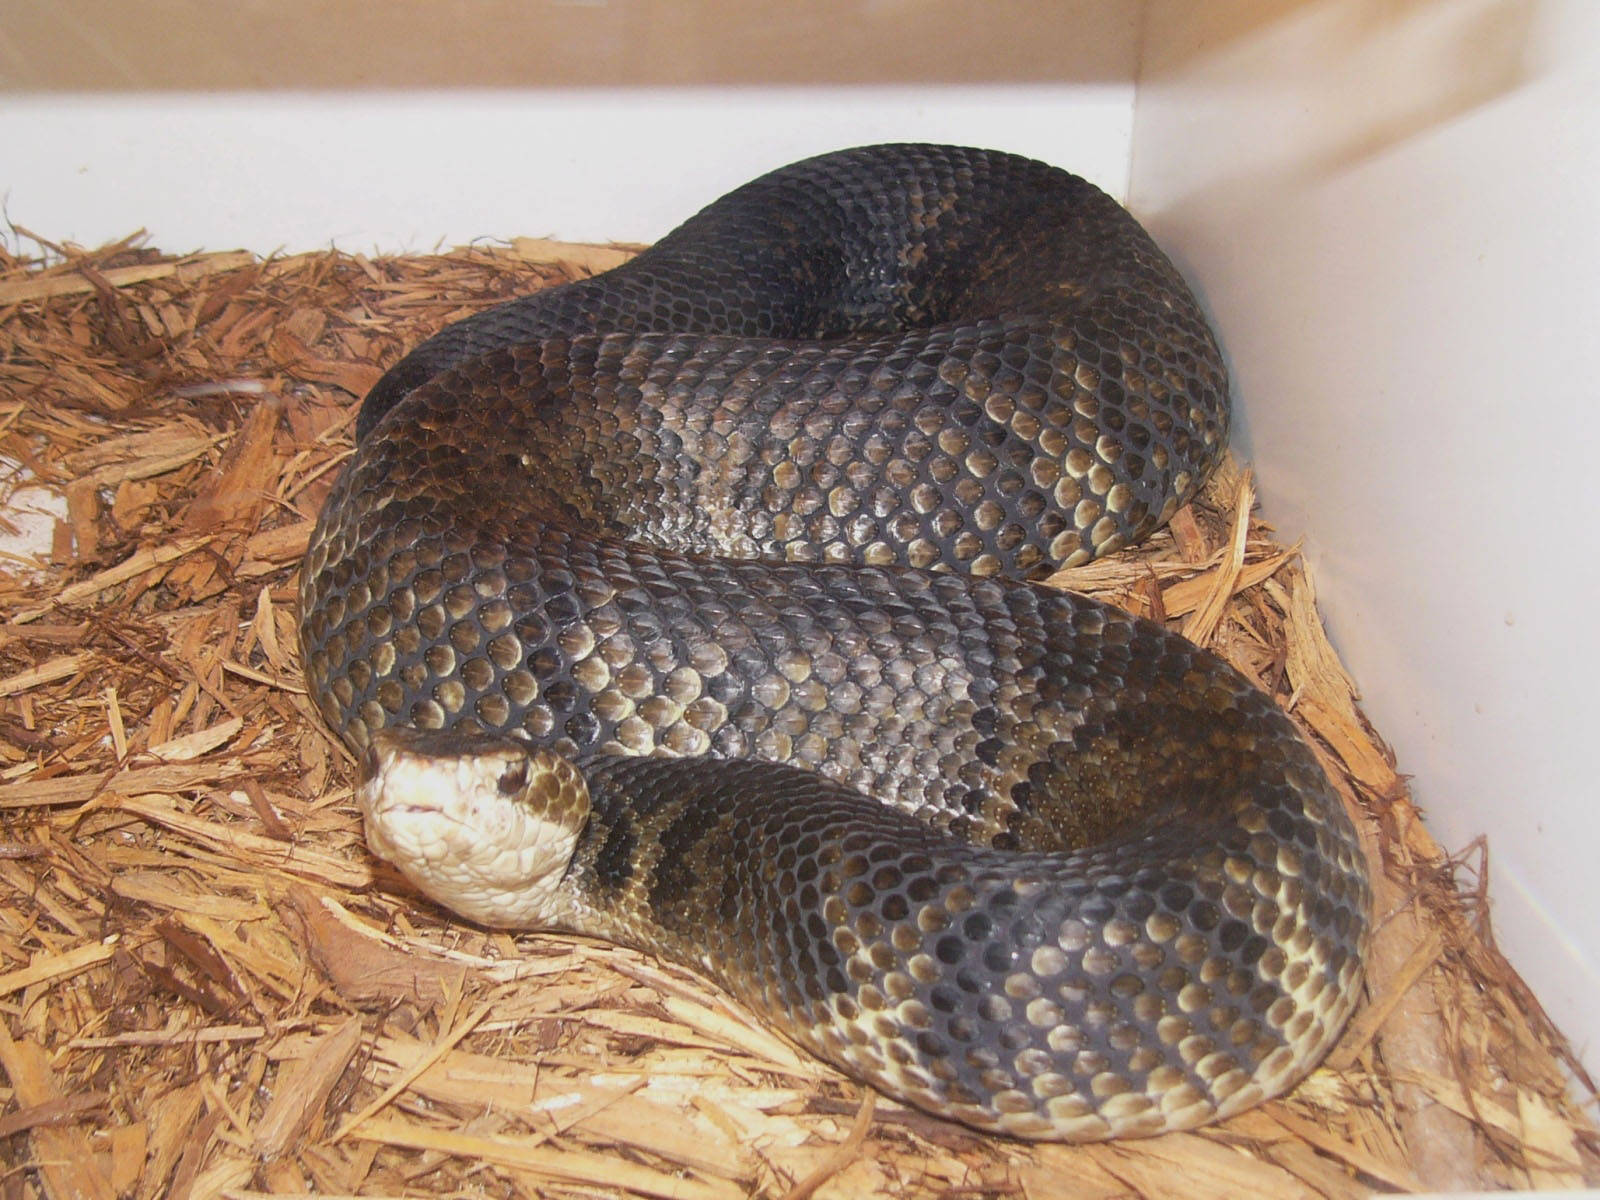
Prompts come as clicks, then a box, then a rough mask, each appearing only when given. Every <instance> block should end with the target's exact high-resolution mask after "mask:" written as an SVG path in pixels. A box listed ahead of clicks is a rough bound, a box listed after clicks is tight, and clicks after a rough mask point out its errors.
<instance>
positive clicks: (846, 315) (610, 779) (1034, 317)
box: [301, 145, 1369, 1140]
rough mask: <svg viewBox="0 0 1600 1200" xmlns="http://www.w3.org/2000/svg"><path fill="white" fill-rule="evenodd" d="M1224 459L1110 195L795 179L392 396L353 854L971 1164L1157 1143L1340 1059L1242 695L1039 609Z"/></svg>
mask: <svg viewBox="0 0 1600 1200" xmlns="http://www.w3.org/2000/svg"><path fill="white" fill-rule="evenodd" d="M1226 427H1227V379H1226V375H1225V372H1224V369H1223V366H1222V361H1221V356H1220V354H1219V352H1218V349H1217V346H1216V342H1215V339H1214V338H1213V336H1212V334H1211V331H1210V329H1209V328H1208V327H1207V325H1206V322H1205V320H1204V319H1203V317H1202V315H1201V313H1200V311H1199V309H1198V307H1197V305H1196V304H1195V302H1194V300H1193V298H1192V296H1191V295H1190V293H1189V291H1188V289H1187V287H1186V286H1185V285H1184V283H1183V281H1182V279H1181V278H1180V277H1179V276H1178V274H1177V272H1176V271H1175V270H1174V269H1173V267H1172V265H1171V264H1170V263H1169V262H1168V261H1167V259H1166V258H1165V257H1164V256H1163V255H1162V254H1161V252H1160V251H1159V250H1158V249H1157V248H1156V246H1155V245H1154V243H1153V242H1152V241H1151V240H1150V239H1149V237H1148V236H1147V235H1146V234H1145V233H1144V231H1143V230H1142V229H1140V227H1139V226H1138V225H1137V223H1135V222H1134V220H1133V219H1132V218H1131V217H1130V216H1129V215H1128V214H1127V213H1126V212H1125V211H1123V209H1122V208H1121V207H1120V206H1118V205H1117V204H1116V203H1114V202H1113V201H1111V200H1110V199H1109V198H1107V197H1106V196H1104V195H1103V194H1102V193H1100V192H1099V191H1098V190H1096V189H1095V188H1093V187H1092V186H1091V185H1089V184H1087V183H1085V182H1084V181H1082V180H1080V179H1077V178H1075V177H1073V176H1071V175H1068V174H1066V173H1064V172H1062V171H1059V170H1057V169H1055V168H1052V167H1048V166H1045V165H1043V164H1040V163H1036V162H1031V161H1028V160H1026V159H1021V158H1017V157H1014V156H1011V155H1006V154H1001V153H996V152H989V151H978V150H968V149H963V148H958V147H944V146H914V145H895V146H875V147H867V148H864V149H859V150H851V151H844V152H840V153H834V154H828V155H824V156H822V157H820V158H815V159H811V160H808V161H806V162H802V163H798V164H796V165H794V166H791V167H786V168H784V169H781V170H778V171H775V172H773V173H771V174H769V175H767V176H764V177H762V178H761V179H758V180H756V181H755V182H753V183H750V184H748V185H746V186H744V187H742V188H739V189H738V190H737V191H735V192H733V193H731V194H729V195H728V196H726V197H724V198H723V199H721V200H719V201H717V202H716V203H714V204H712V205H711V206H710V207H709V208H707V209H705V210H704V211H703V212H701V213H700V214H699V215H698V216H696V217H694V218H693V219H691V220H690V221H688V222H687V223H686V224H684V225H683V226H681V227H680V228H679V229H678V230H676V231H675V232H673V233H672V234H670V235H668V236H667V237H666V238H664V239H663V240H662V241H661V242H659V243H658V244H657V245H656V246H654V247H653V248H652V249H650V250H648V251H646V252H644V253H643V254H641V255H639V256H638V257H637V258H635V259H633V260H631V261H630V262H628V263H626V264H625V265H623V266H621V267H618V268H616V269H615V270H612V271H609V272H606V273H604V274H601V275H598V276H595V277H594V278H591V279H585V280H581V281H579V282H576V283H572V284H568V285H566V286H563V287H557V288H552V289H549V290H547V291H543V292H539V293H536V294H534V295H531V296H528V297H526V298H523V299H520V300H516V301H513V302H511V303H509V304H506V305H502V306H499V307H497V308H493V309H490V310H487V311H485V312H483V313H480V314H478V315H476V316H473V317H470V318H468V319H466V320H464V321H461V322H459V323H457V324H456V325H453V326H450V327H448V328H446V329H445V330H444V331H443V332H442V333H440V334H438V335H437V336H435V337H434V338H432V339H430V340H428V341H427V342H425V343H423V344H422V345H421V346H420V347H418V348H417V349H416V350H414V351H413V352H412V353H411V354H410V355H409V356H407V357H406V358H405V359H404V360H402V361H401V362H400V363H399V364H398V365H397V366H396V367H395V368H394V369H392V370H391V371H390V372H389V373H388V374H387V375H386V376H385V377H384V378H383V380H382V381H381V382H380V383H379V384H378V386H377V387H375V388H374V389H373V391H372V393H371V394H370V395H369V396H368V398H367V400H366V402H365V404H364V406H363V409H362V413H361V416H360V419H359V422H358V440H359V446H358V449H357V452H356V454H355V456H354V458H353V459H352V460H351V462H350V463H349V464H347V466H346V468H345V470H344V472H343V474H342V476H341V477H340V479H339V481H338V482H337V484H336V485H335V487H334V490H333V492H332V494H331V495H330V497H329V499H328V502H327V505H326V507H325V508H324V510H323V513H322V517H321V520H320V521H319V523H318V527H317V530H316V533H315V534H314V536H313V538H312V542H311V547H310V549H309V551H308V553H307V556H306V560H305V564H304V571H303V574H302V585H301V586H302V592H301V608H302V618H301V619H302V624H301V641H302V651H303V657H304V661H305V666H306V676H307V682H308V687H309V689H310V693H311V695H312V696H313V697H314V699H315V701H316V703H317V705H318V707H319V709H320V711H321V712H322V714H323V716H324V717H325V718H326V720H327V722H328V723H329V725H330V726H331V727H332V728H333V729H334V730H335V731H336V732H337V733H338V734H339V735H340V736H341V737H342V738H343V739H344V740H345V741H346V742H347V743H348V744H349V745H350V746H351V747H352V748H353V749H354V750H356V751H357V752H358V753H360V754H362V755H363V757H364V761H365V763H366V767H365V776H366V782H365V785H364V789H363V802H364V806H365V807H366V810H367V819H368V838H369V841H370V842H371V844H372V846H373V848H374V849H375V850H376V851H378V852H379V853H382V854H385V855H386V856H389V857H392V858H394V859H395V860H396V862H397V864H398V865H399V866H400V867H401V869H402V870H403V871H405V872H406V873H407V874H408V875H409V876H410V877H411V878H412V879H413V880H414V881H415V882H416V883H417V884H418V885H419V886H420V887H422V888H423V890H424V891H426V892H428V894H430V895H432V896H434V897H435V898H436V899H439V900H441V901H443V902H444V903H447V904H451V905H453V906H455V907H457V908H458V909H459V910H461V911H463V912H464V913H466V914H467V915H469V916H471V917H473V918H474V919H477V920H480V921H484V922H486V923H490V924H505V925H520V924H528V923H537V924H542V925H546V926H549V927H553V928H560V929H568V930H575V931H578V932H582V933H589V934H597V935H599V936H603V937H608V938H611V939H613V940H616V941H620V942H626V943H630V944H633V945H636V946H640V947H643V948H645V949H648V950H652V951H654V952H657V953H659V954H662V955H664V956H668V957H671V958H674V959H676V960H678V961H681V962H684V963H687V964H688V965H690V966H692V967H695V968H696V969H698V970H701V971H703V972H705V973H707V974H708V975H710V976H711V977H712V978H713V979H715V980H717V981H718V982H719V983H721V984H722V985H723V986H725V987H726V988H728V989H729V990H730V991H731V992H732V993H734V994H735V995H737V996H738V997H739V998H740V999H741V1000H743V1001H744V1002H746V1003H747V1004H749V1005H750V1006H751V1007H752V1008H754V1009H755V1010H756V1011H758V1012H760V1013H762V1014H764V1015H765V1016H766V1017H767V1018H768V1019H770V1020H771V1021H772V1022H773V1024H774V1025H775V1026H776V1027H777V1028H778V1029H780V1030H781V1031H783V1032H784V1033H786V1034H787V1035H788V1036H789V1037H791V1038H793V1039H794V1040H796V1041H797V1042H799V1043H801V1044H803V1045H805V1046H807V1047H808V1048H810V1049H811V1050H813V1051H814V1052H815V1053H817V1054H819V1055H820V1056H822V1057H824V1058H826V1059H827V1060H829V1061H830V1062H833V1063H835V1064H837V1065H839V1066H840V1067H842V1068H843V1069H844V1070H846V1071H847V1072H849V1073H851V1074H853V1075H855V1076H857V1077H859V1078H862V1079H865V1080H868V1081H870V1082H872V1083H873V1084H875V1085H877V1086H878V1087H880V1088H882V1089H884V1090H885V1091H887V1092H889V1093H890V1094H892V1095H894V1096H897V1097H899V1098H901V1099H903V1100H906V1101H908V1102H910V1103H913V1104H916V1105H918V1106H920V1107H922V1108H924V1109H927V1110H928V1111H930V1112H934V1113H938V1114H940V1115H944V1116H947V1117H951V1118H954V1119H957V1120H960V1121H963V1122H966V1123H967V1124H969V1125H972V1126H974V1127H977V1128H980V1129H988V1130H995V1131H999V1132H1004V1133H1009V1134H1014V1135H1018V1136H1026V1137H1039V1138H1056V1139H1066V1140H1086V1139H1093V1138H1103V1137H1111V1136H1131V1135H1140V1134H1150V1133H1156V1132H1160V1131H1163V1130H1167V1129H1176V1128H1185V1127H1189V1126H1192V1125H1195V1124H1198V1123H1200V1122H1202V1121H1206V1120H1211V1119H1215V1118H1218V1117H1222V1116H1226V1115H1228V1114H1230V1113H1233V1112H1236V1111H1238V1110H1240V1109H1241V1108H1244V1107H1246V1106H1248V1105H1249V1104H1252V1103H1254V1102H1256V1101H1259V1100H1261V1099H1264V1098H1266V1097H1268V1096H1271V1095H1274V1094H1277V1093H1278V1092H1281V1091H1282V1090H1284V1089H1285V1088H1287V1087H1288V1086H1290V1085H1291V1084H1292V1083H1293V1082H1295V1081H1296V1080H1297V1079H1298V1078H1299V1077H1301V1076H1302V1075H1303V1074H1304V1073H1305V1072H1306V1071H1308V1070H1309V1069H1310V1068H1311V1067H1312V1066H1313V1065H1314V1064H1315V1062H1316V1061H1317V1059H1318V1058H1319V1057H1320V1056H1321V1054H1322V1053H1323V1052H1324V1051H1325V1050H1326V1048H1327V1047H1328V1045H1329V1044H1330V1043H1331V1041H1332V1039H1333V1038H1334V1037H1335V1036H1336V1034H1337V1033H1338V1031H1339V1028H1340V1027H1341V1025H1342V1023H1343V1021H1344V1019H1345V1017H1346V1016H1347V1015H1348V1013H1349V1011H1350V1009H1351V1007H1352V1005H1353V1003H1354V999H1355V996H1356V992H1357V990H1358V986H1359V980H1360V973H1361V960H1362V955H1363V953H1364V948H1365V943H1366V939H1367V931H1368V904H1369V893H1368V885H1367V880H1366V874H1365V867H1364V864H1363V861H1362V857H1361V854H1360V851H1359V848H1358V845H1357V842H1356V838H1355V833H1354V830H1353V828H1352V825H1351V823H1350V821H1349V819H1348V818H1347V816H1346V815H1345V813H1344V811H1343V808H1342V806H1341V804H1340V801H1339V799H1338V796H1337V794H1336V793H1335V792H1334V791H1333V789H1332V787H1331V786H1330V784H1329V783H1328V781H1327V779H1326V777H1325V776H1324V775H1323V773H1322V771H1321V769H1320V767H1319V766H1318V764H1317V762H1316V759H1315V757H1314V756H1313V754H1312V752H1311V750H1310V749H1309V748H1308V747H1307V745H1306V744H1305V743H1304V742H1303V741H1302V740H1301V738H1300V737H1299V736H1298V735H1297V733H1296V732H1295V730H1294V728H1293V726H1292V725H1291V724H1290V722H1289V721H1288V720H1287V719H1286V718H1285V717H1284V716H1283V715H1282V713H1280V711H1279V710H1278V708H1277V707H1276V705H1275V704H1274V703H1273V702H1272V701H1271V700H1270V699H1269V698H1268V697H1266V696H1265V695H1263V694H1262V693H1260V692H1259V691H1258V690H1256V689H1255V688H1254V687H1253V686H1252V685H1251V684H1250V683H1249V682H1248V681H1247V680H1246V679H1245V678H1244V677H1242V676H1241V675H1240V674H1239V673H1238V672H1236V671H1234V670H1233V669H1231V668H1230V667H1228V666H1227V665H1226V664H1225V663H1223V662H1222V661H1221V660H1220V659H1218V658H1217V657H1216V656H1214V655H1212V654H1210V653H1208V652H1206V651H1203V650H1200V649H1198V648H1196V647H1195V646H1193V645H1192V644H1190V643H1188V642H1186V641H1184V640H1183V639H1182V638H1180V637H1178V636H1176V635H1173V634H1170V633H1168V632H1166V631H1165V630H1164V629H1162V628H1161V627H1159V626H1157V625H1154V624H1151V623H1149V622H1146V621H1142V620H1138V619H1135V618H1133V617H1130V616H1128V615H1126V614H1124V613H1122V612H1120V611H1118V610H1116V609H1113V608H1110V607H1108V606H1106V605H1103V604H1100V603H1096V602H1093V601H1090V600H1087V599H1085V598H1082V597H1079V596H1075V595H1072V594H1070V593H1066V592H1062V591H1056V590H1050V589H1046V588H1044V587H1041V586H1039V585H1038V584H1036V583H1032V582H1028V580H1030V579H1036V578H1039V577H1041V576H1043V575H1044V574H1047V573H1048V572H1049V571H1051V570H1053V569H1054V568H1056V567H1058V566H1062V565H1073V564H1077V563H1082V562H1085V561H1088V560H1089V559H1091V558H1093V557H1095V556H1096V555H1099V554H1103V553H1107V552H1110V551H1112V550H1115V549H1118V548H1119V547H1122V546H1125V545H1129V544H1132V543H1134V542H1136V541H1138V540H1139V539H1140V538H1142V537H1144V536H1146V535H1147V534H1149V533H1150V532H1151V531H1152V530H1154V529H1156V528H1158V527H1159V526H1160V524H1161V523H1162V522H1164V521H1165V520H1166V519H1167V518H1168V517H1169V516H1170V515H1171V514H1172V513H1173V512H1174V511H1175V510H1176V508H1177V507H1178V506H1179V505H1180V504H1182V503H1183V502H1185V501H1186V500H1187V499H1188V498H1189V497H1191V496H1192V495H1193V494H1194V492H1195V491H1196V489H1197V488H1198V487H1199V486H1200V484H1201V483H1202V482H1203V480H1204V479H1205V477H1206V476H1207V474H1208V473H1209V472H1210V470H1211V469H1212V468H1213V467H1214V466H1215V464H1216V463H1217V461H1218V460H1219V458H1220V456H1221V453H1222V449H1223V445H1224V441H1225V437H1226ZM525 838H526V839H531V840H528V841H524V840H523V839H525Z"/></svg>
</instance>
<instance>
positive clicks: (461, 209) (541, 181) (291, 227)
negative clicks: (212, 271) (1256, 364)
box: [0, 30, 1133, 253]
mask: <svg viewBox="0 0 1600 1200" xmlns="http://www.w3.org/2000/svg"><path fill="white" fill-rule="evenodd" d="M1128 45H1129V47H1130V49H1131V45H1132V43H1131V30H1130V33H1129V42H1128ZM1129 61H1130V62H1131V57H1130V60H1129ZM1132 115H1133V84H1132V80H1131V78H1129V79H1125V80H1122V81H1120V82H1116V81H1112V82H1103V83H1089V84H1057V85H1027V86H1013V87H1002V86H987V85H984V86H951V87H936V88H926V87H918V88H912V87H883V88H869V87H860V88H829V89H807V88H747V89H740V88H732V89H730V88H720V89H718V88H700V89H696V88H658V89H649V90H644V89H640V90H626V89H607V90H588V91H584V90H577V91H561V90H554V91H538V90H528V91H448V92H437V93H417V92H343V93H303V94H302V93H289V94H285V93H266V92H252V93H226V94H207V93H195V92H178V93H159V94H154V95H148V94H134V95H114V96H108V95H92V94H91V95H55V94H43V95H31V96H13V97H10V98H6V99H5V100H3V101H0V145H4V146H5V147H6V154H5V160H4V165H3V166H0V190H3V192H4V194H5V198H6V212H7V215H8V216H9V217H10V219H11V220H13V221H15V222H17V223H18V224H20V225H23V226H25V227H27V228H29V229H33V230H35V231H37V232H38V233H40V234H42V235H44V236H45V237H48V238H51V239H54V240H58V241H59V240H63V239H67V240H72V241H76V242H78V243H80V244H83V245H97V244H99V243H101V242H105V241H108V240H113V239H116V238H120V237H123V236H125V235H127V234H129V233H131V232H133V230H135V229H138V228H141V227H142V228H144V229H146V230H148V231H149V234H150V240H151V242H152V244H154V245H156V246H159V247H161V248H162V249H164V250H168V251H174V252H185V251H189V250H195V249H206V250H224V249H234V248H243V249H247V250H254V251H257V252H259V253H271V252H273V251H276V250H290V251H295V250H307V249H318V248H322V247H326V246H329V245H334V246H338V247H339V248H341V249H344V250H350V251H363V252H370V251H373V250H381V251H403V250H429V249H433V248H434V247H436V246H441V245H442V246H450V245H456V244H462V243H466V242H469V241H471V240H472V239H474V238H481V237H492V238H509V237H512V236H515V235H528V236H534V237H556V238H563V239H568V240H574V241H607V240H611V241H641V242H642V241H653V240H654V239H655V238H657V237H660V236H661V235H662V234H663V233H665V232H667V230H669V229H671V228H672V227H673V226H674V225H676V224H678V222H680V221H682V220H683V219H684V218H686V217H688V216H689V215H691V214H692V213H693V212H695V211H696V210H697V209H699V208H700V207H701V206H702V205H703V204H706V203H708V202H709V201H711V200H713V199H715V198H716V197H717V196H719V195H721V194H722V193H724V192H726V191H727V190H729V189H730V188H732V187H735V186H737V185H738V184H740V183H743V182H745V181H746V180H749V179H751V178H753V177H754V176H756V175H759V174H761V173H762V172H763V171H766V170H769V169H771V168H773V167H777V166H782V165H783V164H784V163H787V162H791V161H793V160H795V159H798V158H804V157H806V156H807V155H810V154H816V153H820V152H822V151H824V150H833V149H837V148H839V147H842V146H852V145H861V144H865V143H868V142H878V141H895V140H914V141H944V142H956V143H964V144H971V145H984V146H990V147H992V148H996V149H1002V150H1012V151H1016V152H1018V153H1022V154H1029V155H1032V156H1033V157H1036V158H1042V159H1045V160H1048V161H1051V162H1055V163H1057V164H1059V165H1062V166H1066V167H1068V168H1070V169H1071V170H1074V171H1076V172H1077V173H1079V174H1081V175H1084V176H1086V177H1087V178H1089V179H1092V180H1094V181H1095V182H1096V183H1098V184H1100V185H1101V186H1102V187H1104V188H1106V190H1108V191H1110V192H1112V193H1113V194H1115V195H1117V196H1119V197H1120V196H1122V195H1123V194H1124V192H1125V190H1126V183H1127V170H1128V157H1129V138H1130V134H1131V125H1132Z"/></svg>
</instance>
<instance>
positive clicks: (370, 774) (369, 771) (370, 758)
mask: <svg viewBox="0 0 1600 1200" xmlns="http://www.w3.org/2000/svg"><path fill="white" fill-rule="evenodd" d="M379 765H380V764H379V762H378V748H377V747H376V746H373V745H370V744H369V745H368V746H367V749H366V752H365V753H363V754H362V756H361V777H362V778H363V779H376V778H377V777H378V770H379Z"/></svg>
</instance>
